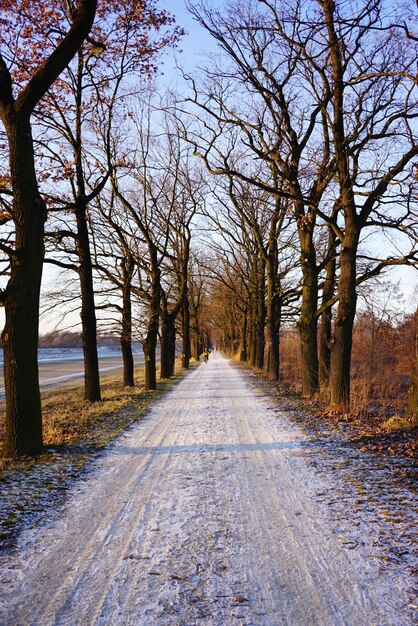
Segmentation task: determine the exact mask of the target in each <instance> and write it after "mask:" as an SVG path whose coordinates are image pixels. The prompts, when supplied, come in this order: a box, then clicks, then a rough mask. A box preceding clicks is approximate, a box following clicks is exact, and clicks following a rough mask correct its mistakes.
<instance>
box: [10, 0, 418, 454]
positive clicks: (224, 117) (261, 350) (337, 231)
mask: <svg viewBox="0 0 418 626" xmlns="http://www.w3.org/2000/svg"><path fill="white" fill-rule="evenodd" d="M32 5H33V3H30V2H13V1H11V2H9V3H8V4H7V6H3V8H2V9H1V11H0V20H1V32H0V46H1V56H0V115H1V120H2V124H3V127H4V131H5V133H3V135H4V137H5V139H4V146H3V150H4V152H5V153H6V152H7V155H8V158H9V163H10V166H9V169H8V170H4V172H1V175H2V178H1V186H0V191H1V193H0V202H1V207H2V216H1V221H2V223H3V224H4V229H5V230H4V236H3V237H2V243H1V251H2V252H3V254H4V259H5V262H4V269H3V272H2V273H3V276H5V277H6V278H7V285H5V288H4V290H3V291H2V293H1V299H2V303H3V304H4V306H5V311H6V324H5V328H4V332H3V338H2V340H3V347H4V354H5V386H6V405H7V407H6V413H7V416H6V441H5V444H4V448H3V454H4V455H6V456H14V455H18V454H25V453H34V452H37V451H39V450H40V448H41V446H42V415H41V402H40V394H39V381H38V370H37V342H38V324H39V294H40V283H41V275H42V267H43V264H44V261H46V262H48V263H51V264H54V265H56V266H58V267H60V268H62V269H63V270H65V271H67V272H70V273H72V275H73V276H74V277H76V279H77V281H78V286H77V295H79V296H80V300H81V323H82V338H83V350H84V357H85V398H86V399H87V400H90V401H97V400H99V399H100V395H101V394H100V380H99V372H98V359H97V319H96V313H97V311H98V310H100V311H101V316H103V315H106V319H107V322H108V324H109V325H110V327H111V328H113V329H115V328H118V332H120V337H121V346H122V353H123V360H124V382H125V384H126V385H133V384H134V372H133V358H132V345H131V344H132V337H133V336H134V335H135V336H139V337H140V338H141V341H142V344H143V348H144V354H145V365H146V387H147V389H153V388H155V387H156V349H157V342H158V338H159V336H160V345H161V376H163V377H165V376H170V375H172V373H173V367H174V354H175V337H176V334H177V333H178V332H180V334H181V335H182V337H183V364H184V365H185V366H186V367H187V366H188V362H189V359H190V356H191V354H193V355H194V356H195V357H197V358H198V356H199V353H200V351H201V349H202V346H203V344H204V343H207V342H208V341H209V335H208V328H210V327H213V325H214V324H215V323H216V324H218V325H219V326H221V327H222V328H223V330H224V342H225V346H227V347H229V348H231V349H233V350H235V351H236V350H240V352H241V358H242V359H243V360H249V361H250V362H251V363H252V364H253V365H256V366H258V367H264V366H266V368H267V371H268V375H269V377H270V378H271V379H273V380H278V379H279V377H280V342H279V337H280V328H281V327H282V325H283V324H284V323H286V322H287V321H288V320H291V319H294V318H295V316H297V317H298V329H299V336H300V346H301V356H302V384H303V393H304V394H305V395H306V396H312V395H313V394H315V393H316V392H317V391H318V389H319V385H320V384H322V385H327V384H328V381H330V387H331V403H332V405H333V407H335V408H338V409H344V410H345V409H347V408H348V406H349V400H350V357H351V343H352V328H353V321H354V316H355V312H356V289H357V287H358V285H359V284H361V283H363V282H364V281H366V280H367V279H368V278H370V277H372V276H376V275H378V274H379V273H380V272H381V271H383V270H384V269H385V268H387V267H388V266H390V265H394V264H401V263H409V264H413V263H416V257H415V254H416V252H415V245H416V239H417V237H416V235H417V233H416V226H417V224H416V175H415V170H414V157H415V156H416V153H417V142H416V133H415V128H416V127H415V118H416V116H417V102H416V78H415V61H416V36H415V34H414V32H413V31H412V29H411V28H409V27H408V19H409V17H411V15H410V14H411V13H412V9H410V8H408V7H401V6H400V5H398V6H397V7H393V6H392V3H391V2H389V1H388V0H373V1H371V0H362V2H359V3H358V4H357V5H356V6H355V7H354V8H353V6H352V5H351V4H350V3H348V2H346V1H345V0H339V1H338V2H332V1H331V0H312V2H309V3H306V2H299V1H298V0H290V2H288V3H286V4H283V3H279V2H275V1H274V0H273V1H271V0H258V1H257V2H254V1H253V0H251V1H250V0H244V1H242V2H240V3H236V2H225V4H224V8H223V9H222V10H216V9H210V8H209V7H208V5H206V3H202V4H201V5H196V6H194V7H193V6H190V7H189V8H190V10H191V12H192V14H193V15H194V17H195V19H196V20H197V22H199V23H200V25H201V26H202V27H203V28H204V29H206V30H207V31H208V32H209V33H210V34H211V35H212V37H213V38H214V40H215V41H216V42H217V43H218V45H219V50H220V53H219V55H216V56H214V57H213V60H212V62H211V63H209V64H208V65H207V66H206V69H205V70H201V71H200V74H199V77H198V78H195V77H193V76H183V78H184V79H185V85H186V94H185V95H184V96H182V97H178V98H177V101H176V102H175V103H173V102H171V104H170V106H168V105H165V109H166V111H167V112H166V113H164V114H163V113H162V112H161V106H158V107H156V106H155V105H154V103H155V102H156V101H157V99H156V95H158V94H152V88H151V83H152V81H151V78H152V76H153V74H154V73H155V72H156V70H157V68H158V63H159V60H160V53H161V51H162V50H164V49H165V48H167V47H172V46H176V44H177V42H178V41H179V38H180V37H181V35H182V31H181V30H180V29H179V28H176V27H175V26H174V24H173V19H172V18H171V16H170V15H169V14H167V13H166V12H165V11H161V10H159V9H158V8H157V6H156V4H155V2H154V1H153V0H141V1H139V2H138V1H137V0H125V1H124V2H119V3H116V2H104V1H98V2H97V6H96V2H93V1H91V0H78V1H77V2H71V3H68V2H65V1H64V0H55V1H54V2H53V3H46V2H39V3H36V5H35V6H32ZM95 17H96V20H94V18H95ZM145 83H147V85H146V86H145ZM146 92H147V93H148V94H151V95H150V96H147V95H146ZM157 108H158V109H159V110H156V109H157ZM45 222H46V227H45ZM202 230H203V231H205V234H204V238H203V243H202V240H200V243H199V242H198V243H197V244H194V243H193V240H192V233H193V232H197V233H199V232H200V231H202ZM211 233H212V235H211ZM370 234H372V235H373V236H372V238H371V240H370V243H367V241H368V239H369V238H370ZM382 234H383V235H384V236H386V237H387V238H388V239H389V240H390V241H391V244H390V245H389V246H387V249H389V253H388V254H385V252H387V250H384V251H382V249H381V247H380V248H379V247H377V246H376V245H374V247H373V245H372V244H373V242H374V241H375V240H377V238H376V235H379V236H381V235H382ZM373 237H375V239H373ZM209 243H210V245H209ZM45 247H46V256H45ZM202 248H203V250H204V253H202ZM396 250H397V251H398V252H399V253H395V252H394V251H396ZM44 257H45V258H44ZM72 284H74V281H72V280H71V279H69V280H68V286H69V287H70V286H71V285H72ZM209 289H210V292H211V299H212V306H211V307H208V306H207V304H206V302H207V293H208V290H209ZM59 291H61V292H62V290H59ZM72 296H73V294H72V293H71V292H69V294H68V297H69V298H71V297H72ZM62 297H63V296H62V293H60V298H61V301H62ZM335 308H336V313H334V309H335ZM319 320H320V327H319V333H318V321H319ZM318 337H319V342H318Z"/></svg>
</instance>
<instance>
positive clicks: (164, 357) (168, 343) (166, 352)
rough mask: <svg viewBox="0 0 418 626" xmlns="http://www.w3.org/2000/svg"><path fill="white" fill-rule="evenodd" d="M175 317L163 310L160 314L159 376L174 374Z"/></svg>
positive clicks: (167, 376) (168, 376) (165, 376)
mask: <svg viewBox="0 0 418 626" xmlns="http://www.w3.org/2000/svg"><path fill="white" fill-rule="evenodd" d="M175 319H176V318H175V317H174V316H173V315H172V314H170V313H168V312H167V310H163V311H162V314H161V373H160V378H170V377H171V376H173V374H174V363H175V352H176V327H175Z"/></svg>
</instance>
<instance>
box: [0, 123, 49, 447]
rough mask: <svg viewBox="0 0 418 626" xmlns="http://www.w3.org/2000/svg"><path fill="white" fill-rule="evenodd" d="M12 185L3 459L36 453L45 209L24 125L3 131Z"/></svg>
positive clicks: (39, 444) (38, 444) (4, 335)
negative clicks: (13, 241) (13, 231)
mask: <svg viewBox="0 0 418 626" xmlns="http://www.w3.org/2000/svg"><path fill="white" fill-rule="evenodd" d="M6 131H7V136H8V140H9V146H10V171H11V176H12V186H13V218H14V222H15V229H16V244H15V250H14V252H13V254H12V258H11V267H10V279H9V282H8V284H7V288H6V291H5V293H4V305H5V315H6V321H5V326H4V330H3V333H2V342H3V350H4V384H5V390H6V424H5V426H6V436H5V441H4V446H3V456H4V457H15V456H19V455H23V454H35V453H36V452H39V451H40V450H41V449H42V410H41V397H40V391H39V374H38V323H39V292H40V287H41V278H42V267H43V259H44V223H45V219H46V210H45V204H44V202H43V200H42V198H41V196H40V195H39V190H38V185H37V181H36V176H35V165H34V153H33V144H32V134H31V128H30V123H29V120H27V123H22V120H20V121H16V123H15V124H10V126H7V127H6Z"/></svg>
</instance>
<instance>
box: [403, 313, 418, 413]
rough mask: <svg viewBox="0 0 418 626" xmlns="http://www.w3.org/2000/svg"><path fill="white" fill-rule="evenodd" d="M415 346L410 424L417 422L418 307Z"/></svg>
mask: <svg viewBox="0 0 418 626" xmlns="http://www.w3.org/2000/svg"><path fill="white" fill-rule="evenodd" d="M414 343H415V346H414V348H415V349H414V369H413V373H412V385H411V388H410V389H409V391H408V404H407V407H406V416H407V418H408V419H409V420H410V421H411V424H413V425H416V424H418V309H417V310H416V312H415V342H414Z"/></svg>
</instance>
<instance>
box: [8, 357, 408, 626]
mask: <svg viewBox="0 0 418 626" xmlns="http://www.w3.org/2000/svg"><path fill="white" fill-rule="evenodd" d="M273 408H274V407H272V405H270V404H269V402H268V400H267V399H266V398H264V397H259V393H258V392H255V391H254V390H253V389H251V388H250V387H249V385H248V383H247V382H246V380H245V379H244V378H243V377H242V376H241V374H240V373H238V372H237V371H236V370H234V369H233V368H232V367H231V365H230V364H229V363H228V362H227V361H225V360H224V359H222V358H221V357H220V356H218V355H213V356H212V357H211V359H210V362H209V364H207V365H206V364H202V365H201V366H200V367H199V368H198V369H197V370H196V371H194V372H192V373H191V374H189V376H188V377H187V378H186V379H184V380H183V381H181V382H180V383H179V385H178V386H177V387H175V388H174V389H172V390H171V391H170V392H169V393H168V394H167V396H165V397H164V398H162V399H161V400H159V401H158V402H157V403H156V405H155V406H154V408H153V409H152V410H151V411H150V412H149V414H148V415H147V417H146V418H145V419H144V421H143V422H142V423H140V424H138V425H136V426H134V427H132V428H131V429H130V430H129V431H128V432H127V433H126V434H125V435H124V436H122V437H121V438H120V440H119V441H118V442H117V443H116V444H115V445H114V446H112V448H111V449H110V450H109V453H108V455H107V456H106V457H103V458H102V459H100V460H99V461H98V462H97V470H96V471H95V473H94V474H93V475H92V476H90V477H89V478H88V479H87V481H86V483H85V484H84V485H83V486H82V488H81V489H80V488H79V492H77V491H75V492H74V494H73V496H72V499H71V500H70V501H69V504H68V507H67V511H66V512H64V514H63V515H62V517H61V518H60V519H58V520H57V521H56V522H53V523H52V524H50V525H49V526H46V527H45V528H39V529H36V530H33V531H31V532H28V533H26V534H25V535H23V536H22V539H21V548H20V553H19V554H18V555H17V556H14V557H10V558H9V559H8V560H7V562H6V563H5V564H4V565H3V566H2V567H1V568H0V598H1V599H0V623H1V624H5V625H10V626H11V625H13V626H15V625H16V624H25V625H26V624H28V625H29V624H31V625H33V626H37V625H39V626H52V625H55V626H66V625H68V626H77V625H79V626H88V625H89V624H94V625H95V626H102V625H109V624H115V625H122V624H123V625H124V626H125V625H128V626H129V625H132V626H142V625H143V626H155V625H156V626H160V625H161V626H179V625H180V626H193V625H195V624H203V625H204V626H229V625H231V626H232V625H238V624H242V625H245V626H258V625H260V626H284V625H291V626H310V625H318V626H340V625H345V626H372V625H379V626H406V625H408V624H410V623H412V622H409V621H408V618H407V616H406V614H404V613H403V612H402V603H403V600H402V597H399V595H400V594H399V593H398V590H397V586H396V581H393V580H387V579H386V577H385V576H384V575H383V574H379V570H378V568H376V567H375V566H374V564H373V563H370V559H369V560H368V559H367V558H366V556H365V555H364V553H363V552H362V549H361V548H360V547H359V548H358V549H357V550H355V551H354V550H352V551H347V550H345V549H344V548H343V547H342V545H341V541H340V540H339V539H338V537H337V535H336V534H335V528H334V523H333V522H332V520H331V519H330V518H329V511H328V510H327V508H326V507H325V506H324V505H321V504H319V503H318V502H316V501H314V500H313V494H314V493H315V491H316V492H317V491H318V490H320V489H321V488H322V486H323V482H324V481H325V482H326V477H325V478H322V477H321V479H319V478H318V477H317V476H315V475H314V474H313V470H312V468H311V467H310V466H308V465H307V464H306V461H305V459H304V454H305V452H304V448H303V442H304V435H303V434H302V432H301V431H300V429H299V428H298V427H296V426H294V425H292V424H289V423H288V422H287V420H286V418H285V417H284V416H283V415H281V414H276V413H275V412H274V411H273V410H272V409H273ZM326 484H327V486H328V487H329V483H326ZM390 587H392V588H390Z"/></svg>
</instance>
